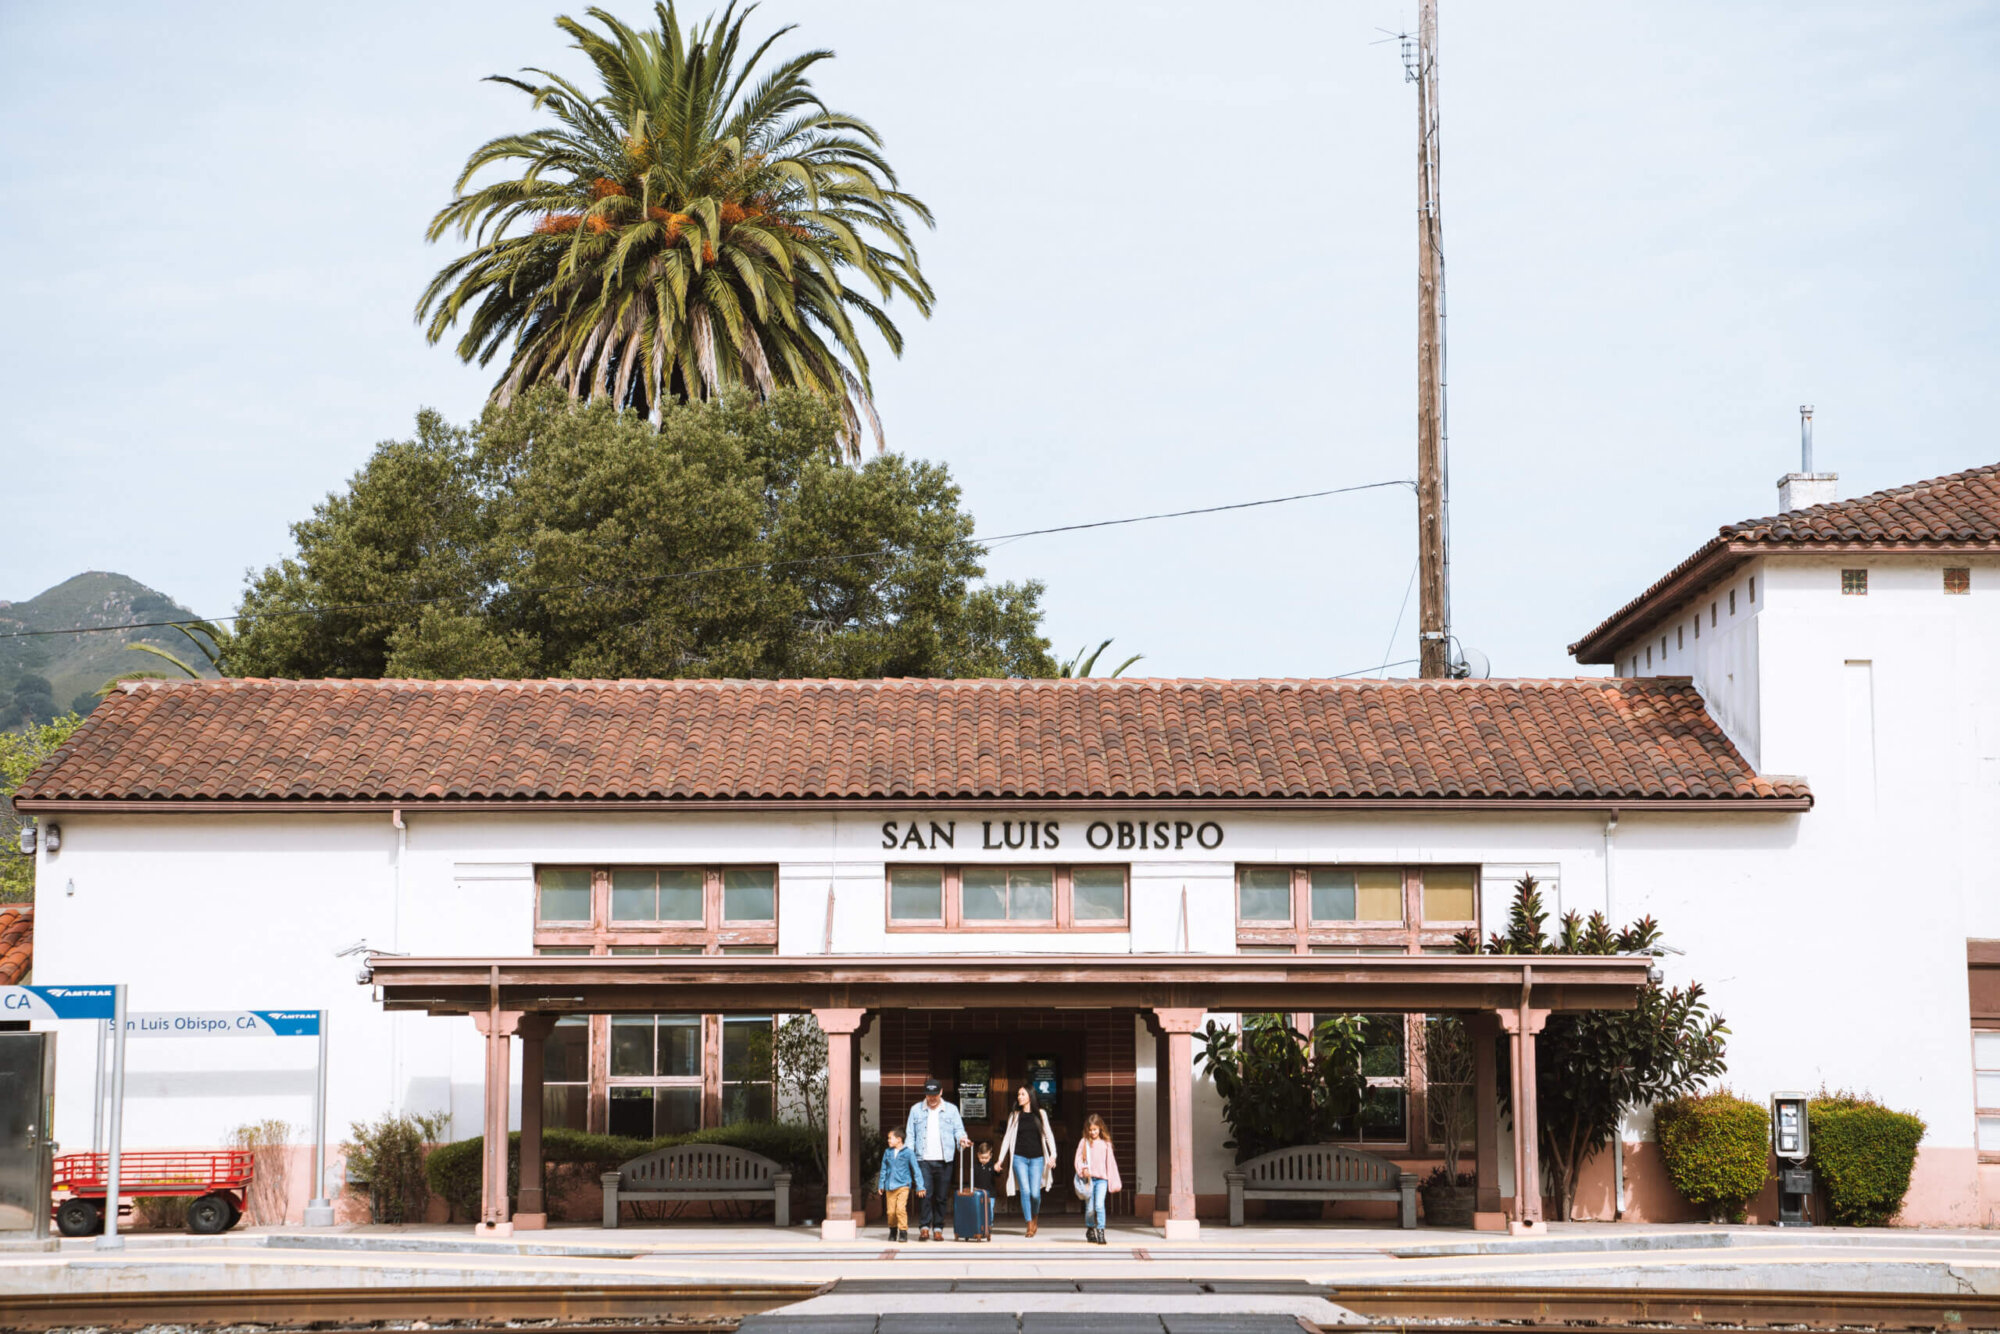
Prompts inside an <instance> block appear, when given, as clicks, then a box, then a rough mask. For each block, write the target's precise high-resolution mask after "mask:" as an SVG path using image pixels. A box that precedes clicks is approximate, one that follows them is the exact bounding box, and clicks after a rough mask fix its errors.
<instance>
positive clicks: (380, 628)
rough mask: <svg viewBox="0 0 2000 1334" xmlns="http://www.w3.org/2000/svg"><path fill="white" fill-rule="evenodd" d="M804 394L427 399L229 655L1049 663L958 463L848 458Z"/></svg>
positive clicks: (1034, 669)
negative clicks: (647, 413)
mask: <svg viewBox="0 0 2000 1334" xmlns="http://www.w3.org/2000/svg"><path fill="white" fill-rule="evenodd" d="M839 432H840V418H839V415H838V411H837V409H835V408H834V407H832V406H831V405H829V404H827V403H826V402H825V401H824V400H823V399H820V398H818V397H817V396H815V395H813V394H811V393H809V392H806V391H796V390H786V391H780V392H778V393H776V394H774V395H773V396H772V397H771V398H770V399H769V400H766V401H761V402H760V401H758V400H757V399H755V398H754V397H752V396H750V395H748V394H742V393H739V394H733V395H730V396H728V397H727V398H724V399H722V400H720V401H717V402H708V403H693V404H676V405H673V406H670V407H669V408H668V409H667V410H666V411H665V412H664V413H663V414H662V417H661V422H660V424H659V426H658V428H657V429H656V428H655V427H654V426H653V425H652V424H651V423H649V422H648V421H646V420H645V419H644V418H642V417H640V416H638V415H637V414H635V413H631V412H623V413H621V412H619V411H617V410H615V409H614V408H613V407H612V406H611V404H610V402H609V401H608V400H598V401H595V402H592V403H590V404H588V405H582V406H579V405H573V404H571V403H570V402H569V400H568V399H567V397H566V396H565V395H563V394H562V393H561V392H560V391H558V390H554V389H552V388H544V389H541V390H539V391H536V392H533V393H530V394H528V395H526V396H524V397H523V398H521V399H519V400H517V401H516V402H514V403H513V404H511V405H509V406H506V407H500V406H497V405H492V406H489V407H488V408H487V410H486V412H485V414H484V415H483V416H482V418H481V419H480V421H479V422H478V423H477V424H475V425H472V426H469V427H456V426H453V425H451V424H449V423H448V422H446V421H445V420H444V419H443V418H442V417H440V416H438V415H437V414H436V413H433V412H424V413H420V414H419V415H418V418H417V430H416V435H415V437H414V438H412V439H409V440H399V441H390V442H387V443H384V444H382V445H380V446H378V447H377V449H376V451H375V453H374V455H373V457H372V458H371V459H370V460H369V461H368V463H367V465H366V466H365V467H364V468H363V469H362V470H361V471H360V472H359V473H357V474H356V475H355V476H354V478H353V479H352V480H351V482H350V483H349V485H348V487H347V489H346V490H345V491H344V492H341V493H337V494H334V495H331V496H329V497H328V498H327V499H326V500H325V501H324V502H323V503H322V504H320V505H319V506H317V507H316V508H315V510H314V512H313V514H312V517H310V518H308V519H306V520H304V521H302V522H300V523H298V524H295V525H294V526H293V529H292V534H293V538H294V540H295V542H296V544H297V550H296V552H295V553H294V554H293V555H291V556H289V557H287V558H286V559H284V560H282V561H280V562H278V563H277V564H275V565H272V566H270V567H268V568H266V569H265V570H264V571H263V572H262V573H260V574H258V575H255V576H254V577H253V578H252V579H251V581H250V585H249V587H248V589H247V590H246V592H245V595H244V598H243V602H242V605H241V607H240V608H239V611H240V613H241V614H242V616H243V617H244V619H243V620H241V621H240V622H239V625H238V634H237V636H236V638H235V640H234V642H233V643H231V644H230V645H229V668H230V671H231V672H232V673H235V674H240V675H245V676H281V677H320V676H329V677H381V676H402V677H423V678H446V677H485V678H521V677H535V676H549V677H804V676H833V677H876V676H945V677H950V676H957V677H967V676H1051V675H1053V674H1054V673H1055V664H1054V662H1053V661H1052V660H1051V658H1050V657H1049V653H1048V648H1049V645H1048V641H1046V640H1045V639H1043V638H1042V636H1041V633H1040V623H1041V609H1040V606H1039V600H1040V597H1041V593H1042V586H1041V585H1040V584H1039V583H1036V582H1029V583H1025V584H985V583H983V582H982V580H983V576H984V573H985V568H984V565H983V564H982V562H981V557H982V555H983V553H982V551H981V549H980V548H979V547H978V546H977V545H976V544H974V543H972V542H971V541H970V538H971V536H972V532H973V521H972V517H971V516H970V515H968V514H966V513H964V512H963V511H961V510H960V508H959V491H958V487H957V486H956V485H954V484H953V482H952V480H951V477H950V474H949V473H948V471H947V470H946V469H945V468H944V467H943V466H941V465H938V464H932V463H924V462H916V461H912V460H909V459H905V458H903V457H901V456H899V455H896V454H882V455H877V456H875V457H873V458H871V459H870V460H869V461H868V462H867V463H866V464H865V465H862V466H860V467H850V466H848V465H847V464H845V463H844V462H842V461H841V460H842V456H841V453H840V447H839V443H838V440H839Z"/></svg>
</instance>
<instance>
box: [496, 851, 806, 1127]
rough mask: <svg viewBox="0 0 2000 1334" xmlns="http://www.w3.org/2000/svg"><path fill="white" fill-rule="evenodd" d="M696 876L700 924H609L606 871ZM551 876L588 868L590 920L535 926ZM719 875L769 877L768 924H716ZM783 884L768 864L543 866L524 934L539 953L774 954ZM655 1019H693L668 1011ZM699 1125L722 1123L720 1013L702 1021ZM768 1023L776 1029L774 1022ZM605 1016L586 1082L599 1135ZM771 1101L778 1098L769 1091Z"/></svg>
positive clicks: (593, 1024) (598, 1023)
mask: <svg viewBox="0 0 2000 1334" xmlns="http://www.w3.org/2000/svg"><path fill="white" fill-rule="evenodd" d="M639 866H643V867H651V868H658V869H662V870H665V869H673V870H689V869H699V870H700V871H701V872H702V899H701V901H702V921H701V922H700V923H699V924H693V923H660V922H636V923H635V922H614V921H612V920H611V872H612V871H613V870H614V869H619V868H622V867H639ZM551 870H588V871H589V872H590V873H591V874H590V921H589V922H588V923H578V922H543V921H542V920H541V900H542V873H543V872H544V871H551ZM724 871H768V872H770V875H771V920H770V921H768V922H725V921H723V919H722V873H723V872H724ZM781 890H782V886H781V885H780V884H779V880H778V868H777V866H776V865H775V864H773V863H770V862H713V863H710V862H699V863H697V862H665V861H647V862H619V863H592V862H548V863H546V864H540V863H538V864H537V865H536V867H535V896H534V901H533V902H532V903H531V904H530V905H529V908H528V915H529V923H530V927H529V929H530V931H531V933H532V940H533V942H534V949H535V950H536V951H537V952H540V951H541V950H543V949H545V948H556V949H577V948H583V949H586V950H588V951H589V953H590V954H592V955H596V956H602V955H608V954H610V953H611V952H612V950H614V949H646V948H659V947H661V946H677V947H680V948H681V949H686V948H687V947H689V946H693V947H696V948H698V949H699V950H700V952H701V953H703V954H723V953H726V952H728V951H730V950H733V949H744V948H752V949H769V950H770V951H771V952H772V953H774V954H775V953H776V952H777V949H778V919H779V916H780V914H781V912H782V906H781V899H782V893H781ZM660 1013H662V1014H668V1013H675V1014H681V1013H692V1011H668V1010H663V1011H661V1012H660ZM701 1021H702V1023H701V1032H702V1039H701V1089H702V1094H701V1123H702V1125H703V1127H705V1128H706V1127H713V1126H719V1125H721V1124H722V1015H721V1014H719V1013H718V1014H703V1015H702V1016H701ZM772 1022H773V1023H776V1022H777V1021H776V1019H775V1018H774V1019H773V1021H772ZM688 1082H689V1081H688V1080H687V1079H686V1078H685V1077H679V1078H677V1079H676V1080H675V1081H672V1082H662V1081H660V1080H657V1079H656V1080H641V1079H637V1078H625V1077H621V1078H620V1079H619V1080H618V1081H617V1085H618V1086H619V1087H623V1088H633V1087H642V1086H643V1087H652V1086H658V1087H687V1085H688ZM612 1086H613V1080H612V1078H611V1016H610V1015H608V1014H598V1015H592V1016H591V1017H590V1079H589V1090H590V1091H589V1094H588V1099H589V1102H588V1115H587V1122H588V1125H589V1127H590V1129H591V1130H592V1131H594V1132H596V1133H599V1134H602V1133H604V1132H605V1130H606V1129H607V1128H608V1127H609V1125H610V1119H611V1088H612ZM772 1096H773V1098H774V1099H775V1097H776V1090H775V1086H774V1088H773V1095H772Z"/></svg>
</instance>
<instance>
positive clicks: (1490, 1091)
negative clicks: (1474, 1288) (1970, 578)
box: [1465, 1011, 1507, 1232]
mask: <svg viewBox="0 0 2000 1334" xmlns="http://www.w3.org/2000/svg"><path fill="white" fill-rule="evenodd" d="M1465 1027H1466V1034H1467V1036H1469V1037H1470V1038H1471V1040H1472V1109H1473V1110H1472V1127H1473V1131H1472V1156H1473V1172H1474V1176H1475V1178H1476V1181H1475V1187H1474V1195H1473V1202H1472V1208H1473V1214H1472V1226H1473V1227H1475V1228H1477V1229H1479V1230H1480V1231H1482V1232H1502V1231H1505V1230H1506V1227H1507V1215H1506V1214H1505V1213H1503V1212H1502V1211H1501V1208H1500V1063H1499V1061H1498V1060H1496V1059H1495V1055H1494V1047H1495V1045H1496V1043H1497V1042H1498V1040H1499V1037H1500V1021H1499V1020H1498V1019H1496V1018H1495V1017H1494V1016H1493V1015H1492V1014H1491V1013H1488V1012H1485V1011H1479V1012H1475V1013H1472V1014H1468V1015H1467V1016H1466V1017H1465Z"/></svg>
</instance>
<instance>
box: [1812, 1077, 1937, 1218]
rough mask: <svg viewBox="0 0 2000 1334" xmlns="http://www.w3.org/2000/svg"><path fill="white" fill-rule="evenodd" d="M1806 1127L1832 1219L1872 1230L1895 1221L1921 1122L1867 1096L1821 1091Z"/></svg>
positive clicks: (1907, 1183)
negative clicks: (1809, 1133) (1810, 1136)
mask: <svg viewBox="0 0 2000 1334" xmlns="http://www.w3.org/2000/svg"><path fill="white" fill-rule="evenodd" d="M1807 1126H1808V1129H1809V1130H1810V1132H1811V1134H1812V1165H1813V1168H1814V1170H1815V1171H1817V1172H1818V1173H1819V1179H1820V1182H1821V1184H1822V1185H1823V1186H1824V1187H1825V1188H1826V1202H1827V1209H1828V1212H1829V1213H1831V1214H1832V1215H1833V1219H1832V1221H1833V1222H1835V1223H1839V1224H1843V1225H1846V1226H1851V1227H1873V1226H1879V1225H1881V1224H1883V1223H1886V1222H1888V1221H1889V1220H1890V1219H1892V1218H1894V1217H1895V1216H1896V1212H1897V1211H1898V1210H1899V1209H1901V1208H1902V1207H1903V1196H1905V1195H1907V1194H1908V1193H1909V1190H1910V1172H1911V1170H1912V1169H1913V1168H1915V1167H1916V1165H1917V1144H1918V1142H1919V1141H1921V1140H1922V1139H1923V1137H1924V1130H1925V1126H1924V1123H1923V1121H1922V1119H1921V1118H1919V1117H1915V1116H1912V1115H1910V1114H1909V1113H1908V1112H1898V1111H1892V1110H1890V1109H1889V1108H1887V1107H1884V1106H1883V1105H1882V1104H1881V1103H1879V1102H1876V1101H1875V1100H1874V1099H1873V1098H1870V1097H1868V1096H1867V1095H1866V1094H1854V1093H1834V1094H1827V1093H1824V1092H1823V1093H1822V1094H1821V1095H1820V1096H1819V1097H1817V1098H1814V1099H1813V1100H1812V1104H1811V1107H1810V1110H1809V1111H1808V1112H1807Z"/></svg>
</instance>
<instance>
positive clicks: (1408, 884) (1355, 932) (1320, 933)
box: [1126, 862, 1481, 954]
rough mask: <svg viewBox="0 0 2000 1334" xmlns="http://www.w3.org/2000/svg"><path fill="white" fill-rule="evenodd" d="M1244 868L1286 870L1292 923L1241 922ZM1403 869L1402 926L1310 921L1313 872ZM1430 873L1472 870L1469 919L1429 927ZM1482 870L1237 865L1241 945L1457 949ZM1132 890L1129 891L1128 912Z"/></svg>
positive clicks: (1451, 865)
mask: <svg viewBox="0 0 2000 1334" xmlns="http://www.w3.org/2000/svg"><path fill="white" fill-rule="evenodd" d="M1246 870H1288V871H1290V872H1291V878H1292V919H1291V921H1289V922H1282V923H1280V922H1261V921H1245V920H1244V919H1243V916H1242V913H1243V873H1244V872H1245V871H1246ZM1383 870H1393V871H1400V872H1401V873H1402V876H1403V920H1402V921H1400V922H1394V923H1391V922H1381V923H1366V922H1316V921H1314V920H1313V918H1312V873H1313V872H1314V871H1383ZM1426 870H1450V871H1470V872H1471V873H1472V912H1473V915H1472V917H1471V918H1469V919H1467V920H1465V921H1454V922H1434V923H1428V924H1427V923H1425V922H1424V920H1423V907H1424V904H1423V898H1424V895H1423V885H1424V872H1425V871H1426ZM1480 888H1481V880H1480V868H1479V866H1478V865H1476V864H1474V863H1469V862H1433V863H1428V864H1424V865H1417V866H1407V865H1405V866H1398V865H1396V864H1394V863H1383V862H1308V863H1299V864H1293V863H1287V862H1238V863H1237V865H1236V875H1235V884H1234V888H1233V893H1234V894H1235V895H1236V898H1235V901H1234V903H1233V904H1232V905H1231V906H1232V909H1233V910H1234V912H1235V913H1236V915H1237V916H1236V943H1237V944H1238V945H1258V946H1266V947H1268V946H1273V945H1288V946H1290V947H1291V950H1292V953H1294V954H1311V953H1312V952H1313V948H1314V947H1315V946H1319V947H1322V948H1323V947H1326V946H1336V947H1337V946H1342V945H1352V946H1375V947H1386V946H1397V947H1400V948H1401V950H1402V952H1403V953H1405V954H1422V953H1423V952H1424V950H1425V948H1426V947H1438V946H1447V945H1455V944H1456V943H1457V941H1458V934H1459V932H1461V931H1464V930H1467V929H1468V928H1469V929H1472V930H1475V931H1476V930H1478V929H1479V898H1480ZM1130 898H1131V890H1130V889H1129V888H1128V889H1127V890H1126V899H1127V903H1128V906H1127V909H1126V911H1127V912H1128V913H1129V912H1130V911H1131V909H1130V906H1129V903H1130Z"/></svg>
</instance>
